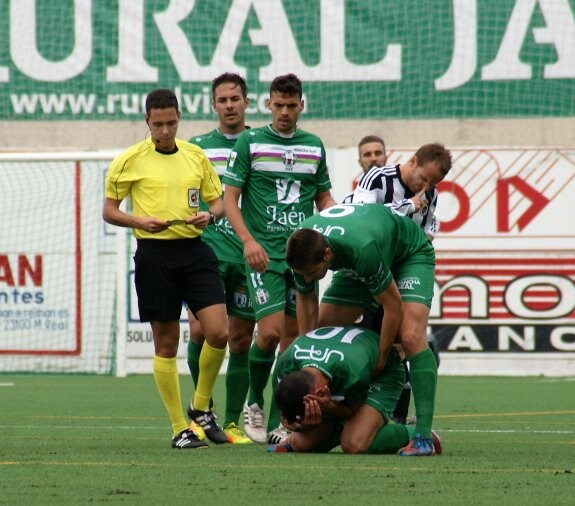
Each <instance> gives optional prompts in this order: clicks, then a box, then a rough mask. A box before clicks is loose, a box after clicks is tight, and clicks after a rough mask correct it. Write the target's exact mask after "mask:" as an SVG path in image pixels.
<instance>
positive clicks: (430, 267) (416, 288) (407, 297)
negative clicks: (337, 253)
mask: <svg viewBox="0 0 575 506" xmlns="http://www.w3.org/2000/svg"><path fill="white" fill-rule="evenodd" d="M433 258H434V257H433V256H432V257H430V256H429V255H425V254H416V255H413V256H412V257H411V258H410V259H409V260H406V261H404V262H403V263H402V264H400V265H397V266H394V267H393V268H392V272H393V278H394V280H395V283H396V284H397V288H398V290H399V294H400V295H401V300H402V301H404V302H419V303H421V304H424V305H426V306H427V307H431V301H432V300H433V285H434V280H435V262H434V260H433ZM321 301H322V302H325V303H328V304H335V305H337V306H347V307H362V308H364V309H366V310H367V311H371V312H375V311H377V309H378V307H379V304H378V303H377V301H376V300H375V299H374V298H373V295H372V294H371V292H370V291H369V290H368V288H367V286H366V285H365V283H364V282H363V281H361V280H360V279H359V277H358V276H357V274H356V273H355V272H353V271H350V270H348V269H342V270H340V271H337V272H335V273H334V275H333V277H332V280H331V283H330V284H329V286H328V287H327V289H326V290H325V292H324V294H323V296H322V298H321Z"/></svg>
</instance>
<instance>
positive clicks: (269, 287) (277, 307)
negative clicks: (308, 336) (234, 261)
mask: <svg viewBox="0 0 575 506" xmlns="http://www.w3.org/2000/svg"><path fill="white" fill-rule="evenodd" d="M245 274H246V276H247V280H248V291H249V294H250V301H251V304H252V307H253V308H254V314H255V319H256V321H259V320H261V319H262V318H263V317H264V316H268V315H270V314H273V313H277V312H278V311H282V312H285V313H286V314H287V315H288V316H291V317H292V318H295V317H296V294H297V291H296V288H295V282H294V278H293V273H292V271H291V269H290V268H289V266H288V264H287V262H286V261H285V260H270V261H269V264H268V268H267V269H266V271H265V272H263V273H259V272H256V271H254V270H252V269H251V268H250V266H249V265H248V263H247V262H246V263H245Z"/></svg>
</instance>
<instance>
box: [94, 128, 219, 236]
mask: <svg viewBox="0 0 575 506" xmlns="http://www.w3.org/2000/svg"><path fill="white" fill-rule="evenodd" d="M176 145H177V147H178V150H177V151H176V152H175V153H172V154H164V153H159V152H157V151H156V147H155V146H154V144H153V142H152V141H151V140H145V141H143V142H140V143H138V144H135V145H134V146H132V147H130V148H128V149H127V150H126V151H124V152H123V153H121V154H120V155H118V156H117V157H116V158H115V159H114V160H113V161H112V163H111V164H110V168H109V169H108V174H107V175H106V186H105V195H106V197H107V198H110V199H114V200H123V199H125V198H126V197H130V199H131V202H132V214H133V215H134V216H154V217H156V218H158V219H160V220H166V221H168V220H181V219H184V218H186V217H189V216H190V215H194V214H196V213H197V212H198V209H199V207H198V205H199V200H200V199H201V200H203V201H204V202H210V201H212V200H214V199H216V198H218V197H220V196H221V194H222V186H221V183H220V178H219V177H218V175H217V174H216V172H215V170H214V168H213V166H212V164H211V163H210V161H209V160H208V158H207V157H206V155H205V154H204V152H203V151H202V150H201V148H199V147H197V146H194V145H193V144H190V143H188V142H186V141H183V140H181V139H176ZM201 233H202V231H201V230H199V229H197V228H196V227H194V226H193V225H174V226H172V227H169V228H168V229H166V230H164V231H163V232H159V233H157V234H151V233H149V232H146V231H145V230H141V229H134V235H135V236H136V238H138V239H186V238H192V237H197V236H199V235H200V234H201Z"/></svg>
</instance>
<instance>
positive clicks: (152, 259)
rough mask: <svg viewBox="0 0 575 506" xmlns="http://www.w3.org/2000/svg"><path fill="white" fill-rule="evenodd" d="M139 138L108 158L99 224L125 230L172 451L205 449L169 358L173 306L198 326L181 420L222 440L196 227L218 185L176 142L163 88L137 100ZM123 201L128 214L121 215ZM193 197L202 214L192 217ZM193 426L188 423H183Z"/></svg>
mask: <svg viewBox="0 0 575 506" xmlns="http://www.w3.org/2000/svg"><path fill="white" fill-rule="evenodd" d="M145 120H146V124H147V125H148V127H149V129H150V137H151V138H150V139H146V140H144V141H142V142H139V143H138V144H135V145H134V146H132V147H130V148H128V149H127V150H126V151H124V152H123V153H121V154H120V155H119V156H117V157H116V158H115V159H114V160H113V161H112V163H111V165H110V168H109V170H108V174H107V176H106V188H105V201H104V209H103V213H102V214H103V218H104V220H105V221H106V222H108V223H111V224H112V225H117V226H120V227H130V228H132V229H133V232H134V235H135V236H136V239H137V243H138V247H137V249H136V253H135V255H134V263H135V285H136V292H137V294H138V309H139V312H140V320H141V321H142V322H146V321H149V322H150V325H151V327H152V333H153V336H154V364H153V369H154V379H155V381H156V386H157V388H158V392H159V394H160V397H161V399H162V401H163V403H164V406H165V408H166V411H167V412H168V415H169V417H170V421H171V424H172V447H173V448H202V447H206V446H207V445H206V443H205V442H204V441H200V439H199V438H198V437H197V435H196V433H195V432H194V431H193V430H192V429H191V428H190V426H189V424H188V422H187V421H186V418H185V415H184V412H183V409H182V403H181V398H180V383H179V376H178V370H177V365H176V355H177V352H178V343H179V340H180V314H181V310H182V303H183V302H185V303H186V305H187V306H188V308H189V309H190V310H191V311H192V312H193V313H194V315H195V316H196V317H197V318H198V320H199V321H200V324H201V326H202V329H203V330H204V333H205V336H206V342H205V343H204V347H203V348H202V352H201V355H200V374H199V378H198V384H197V388H196V392H195V394H194V398H193V401H192V402H191V403H190V405H189V407H188V415H189V416H190V418H191V419H192V420H193V421H194V422H195V423H197V424H199V425H200V426H201V427H202V428H203V429H204V432H205V434H206V436H207V437H208V438H209V439H210V440H211V441H213V442H215V443H225V442H226V441H227V439H226V436H225V434H224V433H223V431H222V430H221V428H220V427H219V426H218V425H217V423H216V420H215V414H214V413H213V412H212V411H211V410H210V409H209V405H208V403H209V400H210V397H211V394H212V389H213V386H214V383H215V381H216V378H217V375H218V373H219V370H220V366H221V364H222V362H223V360H224V355H225V350H226V344H227V341H228V325H227V316H226V306H225V298H224V291H223V287H222V283H221V279H220V276H219V273H218V263H217V259H216V256H215V254H214V252H213V251H212V250H211V248H210V247H209V246H208V245H207V244H206V243H204V242H203V241H202V239H201V235H202V232H203V229H205V228H206V227H207V226H209V225H211V224H213V223H214V221H215V219H216V218H220V217H221V216H222V215H223V212H224V207H223V202H222V199H221V194H222V188H221V184H220V180H219V178H218V176H217V174H216V172H215V171H214V169H213V166H212V164H211V163H210V161H209V160H208V158H207V157H206V156H205V155H204V153H203V151H202V150H201V149H200V148H199V147H197V146H194V145H192V144H189V143H188V142H185V141H183V140H180V139H177V138H176V133H177V131H178V123H179V121H180V110H179V107H178V99H177V98H176V96H175V95H174V93H173V92H172V91H171V90H168V89H157V90H154V91H152V92H151V93H150V94H149V95H148V96H147V98H146V115H145ZM126 197H130V200H131V208H132V214H128V213H126V212H124V211H122V210H121V209H120V204H121V202H122V201H123V200H124V199H125V198H126ZM200 199H201V200H203V201H204V202H206V203H208V205H209V211H200V212H198V206H199V202H200ZM192 426H193V425H192Z"/></svg>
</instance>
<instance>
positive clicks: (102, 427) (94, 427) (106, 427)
mask: <svg viewBox="0 0 575 506" xmlns="http://www.w3.org/2000/svg"><path fill="white" fill-rule="evenodd" d="M0 429H31V430H34V429H43V430H47V429H48V430H56V429H63V430H74V429H77V430H153V431H155V430H165V427H163V426H162V427H160V426H155V427H154V426H131V425H123V426H120V425H46V424H42V425H0ZM437 432H439V433H441V434H443V433H446V432H453V433H455V432H462V433H468V434H469V433H477V434H480V433H485V434H575V430H531V429H524V430H516V429H442V428H441V427H438V428H437Z"/></svg>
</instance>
